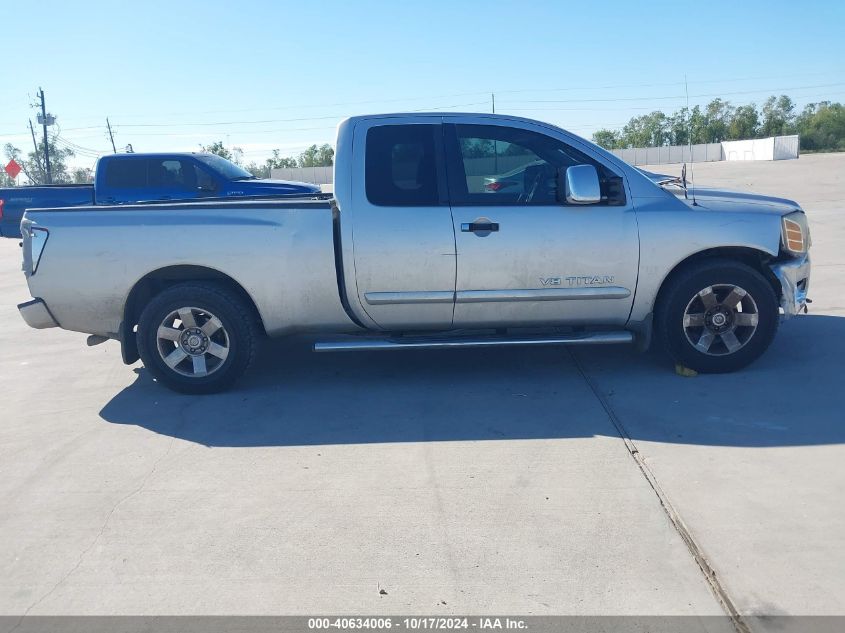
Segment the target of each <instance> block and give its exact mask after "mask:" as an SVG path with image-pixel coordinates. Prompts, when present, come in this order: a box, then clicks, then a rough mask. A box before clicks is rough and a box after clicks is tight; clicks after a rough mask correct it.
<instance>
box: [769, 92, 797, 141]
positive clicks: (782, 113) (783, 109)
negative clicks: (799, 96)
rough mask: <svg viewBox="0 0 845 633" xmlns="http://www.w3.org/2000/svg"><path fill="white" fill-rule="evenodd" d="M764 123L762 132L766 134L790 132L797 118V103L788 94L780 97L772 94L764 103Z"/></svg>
mask: <svg viewBox="0 0 845 633" xmlns="http://www.w3.org/2000/svg"><path fill="white" fill-rule="evenodd" d="M762 113H763V124H762V126H761V127H760V134H761V135H762V136H763V137H766V136H778V135H781V134H790V133H791V132H792V127H791V126H792V124H793V122H794V119H795V103H793V101H792V99H790V98H789V97H787V96H786V95H781V96H780V97H775V96H771V97H769V98H768V99H766V102H765V103H764V104H763V109H762Z"/></svg>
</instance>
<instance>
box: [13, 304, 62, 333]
mask: <svg viewBox="0 0 845 633" xmlns="http://www.w3.org/2000/svg"><path fill="white" fill-rule="evenodd" d="M18 311H19V312H20V313H21V316H22V317H23V320H24V321H26V324H27V325H28V326H29V327H34V328H35V329H36V330H43V329H45V328H48V327H59V323H58V321H56V319H55V317H53V315H52V313H51V312H50V309H49V308H48V307H47V304H46V303H44V300H43V299H33V300H32V301H27V302H26V303H19V304H18Z"/></svg>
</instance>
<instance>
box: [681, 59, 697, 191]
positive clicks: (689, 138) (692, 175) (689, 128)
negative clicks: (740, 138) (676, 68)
mask: <svg viewBox="0 0 845 633" xmlns="http://www.w3.org/2000/svg"><path fill="white" fill-rule="evenodd" d="M684 90H685V91H686V93H687V143H688V145H689V175H690V181H691V184H692V206H694V207H696V206H698V203H697V202H696V201H695V169H693V164H694V163H695V159H694V158H693V156H692V110H690V109H689V86H688V85H687V76H686V75H684ZM684 172H686V170H684ZM684 175H686V173H685V174H684ZM684 180H686V178H685V179H684Z"/></svg>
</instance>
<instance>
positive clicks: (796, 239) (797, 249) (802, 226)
mask: <svg viewBox="0 0 845 633" xmlns="http://www.w3.org/2000/svg"><path fill="white" fill-rule="evenodd" d="M780 241H781V244H783V248H784V250H785V251H787V252H788V253H790V254H792V255H803V254H804V253H806V252H807V249H808V248H810V227H809V226H808V225H807V216H806V215H804V212H803V211H796V212H794V213H790V214H789V215H785V216H783V218H781V238H780Z"/></svg>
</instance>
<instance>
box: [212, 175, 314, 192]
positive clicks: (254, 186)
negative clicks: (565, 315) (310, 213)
mask: <svg viewBox="0 0 845 633" xmlns="http://www.w3.org/2000/svg"><path fill="white" fill-rule="evenodd" d="M229 187H230V189H231V190H232V191H233V192H236V191H243V194H244V195H259V196H260V195H265V194H266V195H270V194H275V193H320V185H314V184H311V183H307V182H296V181H294V180H273V179H270V178H261V179H258V180H236V181H232V183H231V184H230V185H229ZM229 195H233V194H232V193H230V194H229Z"/></svg>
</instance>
